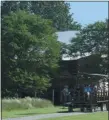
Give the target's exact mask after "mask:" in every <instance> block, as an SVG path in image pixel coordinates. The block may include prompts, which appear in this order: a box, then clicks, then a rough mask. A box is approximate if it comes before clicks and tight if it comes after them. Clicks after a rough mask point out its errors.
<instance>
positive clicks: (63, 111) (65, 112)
mask: <svg viewBox="0 0 109 120" xmlns="http://www.w3.org/2000/svg"><path fill="white" fill-rule="evenodd" d="M57 113H69V112H68V111H58V112H57Z"/></svg>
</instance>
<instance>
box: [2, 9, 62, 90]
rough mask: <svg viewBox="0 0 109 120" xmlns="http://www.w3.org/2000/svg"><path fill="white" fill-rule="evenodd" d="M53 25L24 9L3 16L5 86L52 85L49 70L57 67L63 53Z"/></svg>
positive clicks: (3, 73) (32, 86) (25, 87)
mask: <svg viewBox="0 0 109 120" xmlns="http://www.w3.org/2000/svg"><path fill="white" fill-rule="evenodd" d="M51 24H52V22H51V21H50V20H47V19H43V18H41V17H40V16H38V15H35V14H30V13H28V12H25V11H21V10H20V11H17V12H11V13H10V14H9V15H8V16H4V18H3V21H2V39H1V45H2V48H1V49H2V81H3V83H2V84H3V89H6V88H7V86H8V88H9V86H10V89H11V88H12V86H13V88H15V89H16V88H18V89H21V88H23V89H24V90H26V89H27V88H28V89H31V88H35V89H33V90H39V89H40V90H45V89H46V88H47V87H48V86H49V80H50V77H49V72H50V70H52V69H54V68H56V67H57V61H58V59H59V54H60V44H59V43H58V41H57V36H56V34H55V29H54V28H53V27H52V26H51ZM8 81H9V84H8ZM19 87H20V88H19Z"/></svg>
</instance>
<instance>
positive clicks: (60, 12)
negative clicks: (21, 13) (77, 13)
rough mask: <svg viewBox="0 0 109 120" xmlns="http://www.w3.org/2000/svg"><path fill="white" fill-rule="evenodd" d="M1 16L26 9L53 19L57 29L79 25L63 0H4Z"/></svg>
mask: <svg viewBox="0 0 109 120" xmlns="http://www.w3.org/2000/svg"><path fill="white" fill-rule="evenodd" d="M1 8H2V16H3V15H6V14H8V13H10V12H11V11H13V12H15V11H17V10H19V9H20V10H26V11H29V12H30V13H34V14H36V15H40V16H41V17H43V18H45V19H49V20H51V21H53V24H52V25H53V27H55V28H56V29H57V30H61V31H63V30H78V29H80V28H81V25H80V24H79V23H77V22H76V21H74V19H73V18H72V14H70V12H69V11H70V5H69V4H68V3H66V2H64V1H21V2H19V1H14V2H13V1H6V2H3V3H2V7H1Z"/></svg>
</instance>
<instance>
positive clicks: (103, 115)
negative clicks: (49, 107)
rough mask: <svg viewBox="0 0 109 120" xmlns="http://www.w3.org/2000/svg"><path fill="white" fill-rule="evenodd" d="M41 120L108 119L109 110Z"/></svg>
mask: <svg viewBox="0 0 109 120" xmlns="http://www.w3.org/2000/svg"><path fill="white" fill-rule="evenodd" d="M41 120H108V112H95V113H88V114H83V115H75V116H67V117H57V118H49V119H41Z"/></svg>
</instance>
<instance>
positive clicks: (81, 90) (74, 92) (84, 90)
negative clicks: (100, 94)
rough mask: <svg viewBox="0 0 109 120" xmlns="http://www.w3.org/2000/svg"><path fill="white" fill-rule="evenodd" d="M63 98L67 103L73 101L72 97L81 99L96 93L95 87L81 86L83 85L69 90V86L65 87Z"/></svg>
mask: <svg viewBox="0 0 109 120" xmlns="http://www.w3.org/2000/svg"><path fill="white" fill-rule="evenodd" d="M61 93H62V96H63V98H62V99H63V100H64V101H65V102H67V101H68V100H70V99H71V97H73V98H76V99H77V97H78V96H79V97H81V96H82V97H83V94H84V95H86V96H87V95H90V93H95V87H94V85H88V84H85V85H83V84H81V85H77V86H75V87H74V88H71V89H69V88H68V86H64V89H63V90H62V92H61Z"/></svg>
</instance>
